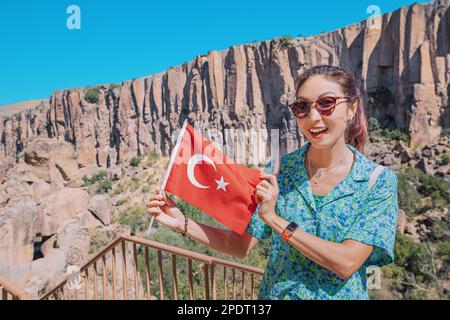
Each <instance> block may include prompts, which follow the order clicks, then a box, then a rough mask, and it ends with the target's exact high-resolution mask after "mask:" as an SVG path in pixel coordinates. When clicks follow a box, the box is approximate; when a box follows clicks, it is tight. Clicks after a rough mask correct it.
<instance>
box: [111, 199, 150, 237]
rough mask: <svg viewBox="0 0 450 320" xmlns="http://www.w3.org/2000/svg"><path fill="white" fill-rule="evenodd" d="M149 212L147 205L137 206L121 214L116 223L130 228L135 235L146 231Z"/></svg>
mask: <svg viewBox="0 0 450 320" xmlns="http://www.w3.org/2000/svg"><path fill="white" fill-rule="evenodd" d="M147 212H148V210H147V207H146V206H145V205H142V204H137V205H134V206H132V207H130V208H128V209H127V210H125V211H123V212H121V213H120V214H119V217H118V219H115V222H117V223H120V224H124V225H128V226H130V229H131V234H132V235H135V234H136V232H138V231H142V230H144V229H145V227H146V222H147V220H148V219H146V218H147Z"/></svg>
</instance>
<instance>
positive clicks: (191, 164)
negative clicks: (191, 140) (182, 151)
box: [187, 154, 229, 192]
mask: <svg viewBox="0 0 450 320" xmlns="http://www.w3.org/2000/svg"><path fill="white" fill-rule="evenodd" d="M200 161H206V162H207V163H209V164H210V165H212V166H213V168H214V170H216V171H217V168H216V165H215V164H214V161H212V160H211V159H210V158H209V157H207V156H205V155H203V154H194V155H193V156H192V157H190V158H189V160H188V167H187V175H188V179H189V182H190V183H192V185H194V186H195V187H197V188H200V189H207V188H210V187H211V186H204V185H202V184H201V183H200V182H198V180H197V179H196V178H195V174H194V170H195V166H196V165H197V163H199V162H200ZM214 181H216V183H217V190H219V189H222V190H223V191H225V192H226V191H227V190H226V189H225V187H226V186H227V185H229V183H228V182H225V181H224V180H223V177H221V178H220V180H214Z"/></svg>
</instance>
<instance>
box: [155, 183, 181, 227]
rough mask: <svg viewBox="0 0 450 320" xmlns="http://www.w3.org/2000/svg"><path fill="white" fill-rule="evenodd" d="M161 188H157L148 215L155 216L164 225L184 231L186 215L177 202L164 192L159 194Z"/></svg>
mask: <svg viewBox="0 0 450 320" xmlns="http://www.w3.org/2000/svg"><path fill="white" fill-rule="evenodd" d="M159 190H160V189H159V187H156V188H155V195H154V196H152V197H151V198H150V201H149V203H148V204H147V207H148V208H149V209H148V213H149V214H150V215H154V216H155V219H156V220H157V221H158V222H159V223H162V224H163V225H165V226H167V227H169V228H171V229H176V230H177V231H181V230H183V229H184V215H183V213H182V212H181V210H180V209H179V208H178V207H177V205H176V204H175V202H174V201H173V200H172V199H171V198H170V197H169V196H168V195H167V193H166V192H165V191H164V192H163V194H162V195H160V194H159Z"/></svg>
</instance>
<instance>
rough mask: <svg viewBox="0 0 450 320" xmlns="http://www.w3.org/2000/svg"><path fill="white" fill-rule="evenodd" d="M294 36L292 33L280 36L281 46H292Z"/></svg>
mask: <svg viewBox="0 0 450 320" xmlns="http://www.w3.org/2000/svg"><path fill="white" fill-rule="evenodd" d="M291 40H292V37H291V36H290V35H287V36H284V37H281V38H280V47H281V48H283V49H285V48H289V47H291V46H292V42H291Z"/></svg>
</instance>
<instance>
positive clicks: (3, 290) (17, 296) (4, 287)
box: [0, 276, 32, 300]
mask: <svg viewBox="0 0 450 320" xmlns="http://www.w3.org/2000/svg"><path fill="white" fill-rule="evenodd" d="M31 299H32V297H31V295H29V294H28V293H27V292H25V291H24V290H22V289H21V288H19V287H18V286H16V285H15V284H14V283H12V282H11V281H9V280H8V279H6V278H4V277H2V276H0V300H31Z"/></svg>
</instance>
